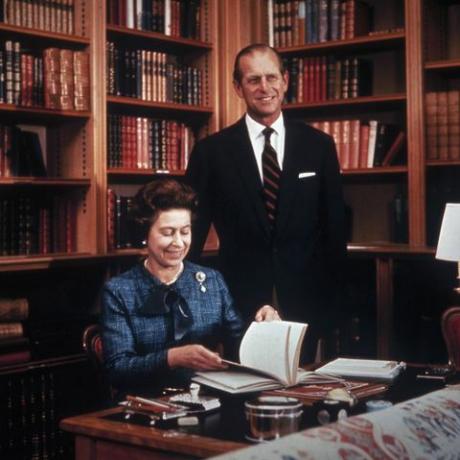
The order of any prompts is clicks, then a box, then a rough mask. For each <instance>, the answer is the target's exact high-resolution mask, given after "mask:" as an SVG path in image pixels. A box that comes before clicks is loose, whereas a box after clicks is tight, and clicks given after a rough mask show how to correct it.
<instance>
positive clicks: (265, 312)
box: [255, 305, 281, 322]
mask: <svg viewBox="0 0 460 460" xmlns="http://www.w3.org/2000/svg"><path fill="white" fill-rule="evenodd" d="M255 320H256V321H257V322H261V321H275V320H278V321H279V320H281V318H280V315H279V314H278V311H277V310H275V309H274V308H273V307H272V306H270V305H264V306H263V307H262V308H259V310H257V313H256V316H255Z"/></svg>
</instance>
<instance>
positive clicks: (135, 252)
mask: <svg viewBox="0 0 460 460" xmlns="http://www.w3.org/2000/svg"><path fill="white" fill-rule="evenodd" d="M108 255H109V256H112V257H114V256H115V257H120V256H121V257H133V256H146V255H147V250H146V249H140V248H133V249H114V250H112V251H110V252H109V253H108Z"/></svg>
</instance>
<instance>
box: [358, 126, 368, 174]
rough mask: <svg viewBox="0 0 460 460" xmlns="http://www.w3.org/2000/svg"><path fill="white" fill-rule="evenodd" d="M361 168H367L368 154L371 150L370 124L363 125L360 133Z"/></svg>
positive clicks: (359, 165)
mask: <svg viewBox="0 0 460 460" xmlns="http://www.w3.org/2000/svg"><path fill="white" fill-rule="evenodd" d="M359 137H360V141H359V160H358V167H359V168H367V155H368V150H369V125H367V124H364V125H361V128H360V133H359Z"/></svg>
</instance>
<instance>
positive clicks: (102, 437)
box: [60, 407, 248, 460]
mask: <svg viewBox="0 0 460 460" xmlns="http://www.w3.org/2000/svg"><path fill="white" fill-rule="evenodd" d="M119 412H121V408H118V407H117V408H113V409H107V410H104V411H99V412H94V413H91V414H84V415H78V416H76V417H71V418H67V419H64V420H62V422H61V424H60V426H61V428H62V429H63V430H65V431H68V432H70V433H73V434H74V435H75V459H76V460H128V459H129V460H147V459H149V460H152V459H155V460H163V459H192V458H206V457H211V456H213V455H218V454H222V453H224V452H228V451H231V450H235V449H241V448H243V447H247V446H248V444H244V443H239V442H233V441H223V440H221V439H213V438H210V437H204V436H198V435H191V434H184V433H180V432H178V431H176V430H161V429H158V428H155V427H146V426H141V425H137V424H136V425H135V424H131V423H127V422H119V421H113V420H107V419H106V418H104V417H105V416H108V415H111V414H116V413H119Z"/></svg>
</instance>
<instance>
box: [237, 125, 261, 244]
mask: <svg viewBox="0 0 460 460" xmlns="http://www.w3.org/2000/svg"><path fill="white" fill-rule="evenodd" d="M230 150H231V152H232V154H233V155H234V157H235V167H236V170H237V172H238V173H239V174H240V176H241V178H242V180H243V183H244V185H245V188H246V196H247V198H248V200H249V201H250V202H251V203H252V204H253V206H254V211H255V213H256V215H257V217H258V219H259V222H260V224H261V226H262V228H263V230H264V233H265V234H266V236H267V237H269V236H270V224H269V222H268V217H267V211H266V210H265V204H264V201H263V199H262V181H261V179H260V174H259V169H258V168H257V163H256V159H255V157H254V152H253V150H252V145H251V140H250V138H249V134H248V130H247V127H246V123H245V121H244V117H243V118H241V119H240V120H239V121H238V123H237V124H236V125H235V131H234V135H233V136H232V142H231V145H230Z"/></svg>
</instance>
